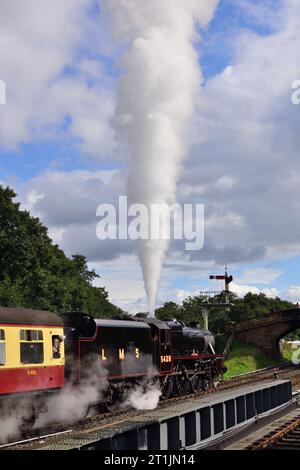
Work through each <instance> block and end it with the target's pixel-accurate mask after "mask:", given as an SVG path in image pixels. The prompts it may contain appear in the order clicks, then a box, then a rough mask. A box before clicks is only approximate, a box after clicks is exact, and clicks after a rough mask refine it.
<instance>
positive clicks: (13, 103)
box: [0, 0, 113, 158]
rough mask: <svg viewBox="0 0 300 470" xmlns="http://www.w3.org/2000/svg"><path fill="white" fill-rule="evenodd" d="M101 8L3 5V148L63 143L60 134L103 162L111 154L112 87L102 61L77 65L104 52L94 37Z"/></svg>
mask: <svg viewBox="0 0 300 470" xmlns="http://www.w3.org/2000/svg"><path fill="white" fill-rule="evenodd" d="M94 2H95V0H51V2H49V1H47V0H39V1H36V0H22V1H21V2H20V1H19V0H10V1H9V2H7V1H6V0H0V11H1V31H0V64H1V80H4V81H5V83H6V85H7V104H6V105H5V106H2V107H1V114H0V145H1V146H2V147H7V148H10V149H14V148H16V147H17V146H18V145H19V144H20V143H23V142H29V141H30V140H31V139H32V138H33V137H34V138H38V137H41V136H42V135H44V136H48V137H52V138H53V137H57V134H55V132H56V131H59V135H60V137H61V135H62V133H63V132H65V133H66V135H67V136H68V137H71V138H74V139H76V140H77V141H78V143H79V144H81V148H82V149H83V150H84V151H85V152H88V153H91V154H93V155H96V156H97V157H98V158H100V157H102V158H103V157H104V158H105V157H107V154H109V153H111V151H112V146H113V137H112V131H111V128H110V125H109V120H110V118H111V116H112V113H113V98H112V91H111V85H110V82H109V81H108V79H107V77H106V75H105V73H104V71H103V67H102V64H101V62H100V61H99V60H97V63H96V62H95V61H92V60H89V59H87V58H86V59H83V60H81V61H80V62H79V65H78V67H77V63H78V56H80V50H79V49H80V48H81V49H84V47H85V46H86V47H87V48H89V49H92V51H93V52H94V53H95V52H98V53H99V50H97V48H98V49H99V45H98V44H94V43H93V41H92V38H91V37H90V36H91V30H92V23H93V21H98V18H97V15H96V17H95V18H93V19H92V17H91V16H90V15H89V13H88V10H89V8H90V7H91V6H93V5H94ZM99 29H100V26H99ZM100 35H101V34H100V33H99V36H100ZM87 38H89V39H90V40H91V42H90V43H88V39H87ZM67 69H69V70H70V72H68V71H67ZM66 73H67V74H68V75H69V78H66V77H64V75H66ZM66 121H69V125H67V124H66Z"/></svg>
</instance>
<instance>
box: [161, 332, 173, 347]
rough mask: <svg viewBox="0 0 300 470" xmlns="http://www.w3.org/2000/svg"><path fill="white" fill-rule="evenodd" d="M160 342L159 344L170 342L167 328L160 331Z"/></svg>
mask: <svg viewBox="0 0 300 470" xmlns="http://www.w3.org/2000/svg"><path fill="white" fill-rule="evenodd" d="M160 342H161V344H166V345H167V344H171V334H170V331H169V330H161V331H160Z"/></svg>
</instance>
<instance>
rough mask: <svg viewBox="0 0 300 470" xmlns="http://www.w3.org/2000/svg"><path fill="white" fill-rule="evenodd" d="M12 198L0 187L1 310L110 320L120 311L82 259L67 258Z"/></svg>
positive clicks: (74, 256)
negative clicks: (78, 313)
mask: <svg viewBox="0 0 300 470" xmlns="http://www.w3.org/2000/svg"><path fill="white" fill-rule="evenodd" d="M15 197H16V194H15V193H14V191H13V190H12V189H11V188H9V187H6V188H3V187H2V186H0V305H2V306H8V307H16V306H23V307H28V308H40V309H46V310H52V311H56V312H63V311H70V310H74V311H84V312H87V313H90V314H92V315H94V316H99V317H110V316H112V315H118V314H121V313H122V311H121V309H119V308H118V307H116V306H115V305H113V304H111V303H110V302H109V301H108V293H107V291H106V290H105V289H104V288H103V287H94V286H93V285H92V283H93V281H94V279H95V278H97V277H99V276H98V275H97V274H96V272H95V271H94V270H90V269H88V266H87V262H86V259H85V257H84V256H82V255H80V254H75V255H73V256H72V258H71V259H70V258H68V257H67V256H66V255H65V254H64V252H63V251H62V250H61V249H60V248H59V247H58V246H57V245H54V244H53V243H52V240H51V239H50V238H49V236H48V230H47V228H46V227H45V226H44V225H43V224H42V223H41V222H40V220H39V219H38V218H35V217H32V216H31V215H30V213H29V212H28V211H23V210H21V209H20V204H19V203H16V202H14V198H15Z"/></svg>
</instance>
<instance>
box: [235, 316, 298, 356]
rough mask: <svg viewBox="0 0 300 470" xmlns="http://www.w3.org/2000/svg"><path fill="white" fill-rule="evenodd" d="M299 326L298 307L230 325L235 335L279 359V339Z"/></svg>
mask: <svg viewBox="0 0 300 470" xmlns="http://www.w3.org/2000/svg"><path fill="white" fill-rule="evenodd" d="M298 328H300V308H294V309H288V310H281V311H278V312H270V313H269V314H266V315H262V316H260V317H256V318H253V319H252V320H247V321H245V322H241V323H236V324H233V325H230V327H229V331H230V332H231V333H232V332H233V331H234V333H235V337H236V338H237V339H240V340H241V341H245V342H246V343H250V344H253V345H254V346H256V347H258V348H260V349H261V350H262V351H264V352H265V353H266V354H267V355H268V356H270V357H271V358H272V359H274V360H280V359H281V353H280V348H279V340H280V339H281V338H283V337H284V336H286V335H287V334H289V333H291V332H292V331H294V330H296V329H298Z"/></svg>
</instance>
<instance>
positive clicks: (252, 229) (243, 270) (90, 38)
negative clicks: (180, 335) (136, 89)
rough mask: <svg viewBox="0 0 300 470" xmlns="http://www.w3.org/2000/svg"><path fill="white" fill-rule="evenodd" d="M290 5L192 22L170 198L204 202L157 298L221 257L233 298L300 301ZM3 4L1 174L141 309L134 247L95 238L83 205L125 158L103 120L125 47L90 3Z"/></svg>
mask: <svg viewBox="0 0 300 470" xmlns="http://www.w3.org/2000/svg"><path fill="white" fill-rule="evenodd" d="M100 3H101V2H100ZM42 4H43V2H41V4H40V5H42ZM44 7H46V3H45V5H44ZM299 7H300V6H299V5H298V4H297V2H295V1H294V0H288V1H287V2H281V1H280V0H265V1H259V0H236V1H234V0H221V1H220V2H219V5H218V6H217V8H216V10H215V14H214V17H213V20H212V21H211V22H210V24H209V25H208V26H207V28H206V29H205V30H203V29H201V30H199V33H200V41H199V42H198V43H197V44H196V46H195V47H196V49H197V52H198V54H199V67H201V71H202V74H203V78H204V83H203V84H202V88H201V90H200V89H199V93H200V96H201V97H202V98H201V99H202V101H201V100H200V104H199V106H198V107H197V109H195V113H194V119H193V122H192V124H191V130H190V133H189V136H190V137H189V138H190V142H189V144H188V148H189V150H188V152H187V156H186V159H185V162H184V165H183V169H182V172H181V174H180V176H179V181H178V199H179V200H182V201H184V202H201V203H202V202H203V203H204V204H205V206H206V214H207V220H206V222H207V229H206V238H205V240H206V246H205V249H204V251H203V252H200V253H197V254H187V253H184V251H183V250H182V247H179V248H178V246H175V245H171V247H170V250H169V253H168V257H167V259H166V262H165V268H164V270H163V272H162V279H161V284H160V291H159V296H158V303H159V304H161V303H163V302H164V301H166V300H175V301H178V302H180V301H182V299H183V298H184V297H185V296H186V295H190V294H195V293H196V292H197V291H198V290H200V289H206V288H212V289H214V288H215V287H216V288H218V287H219V285H215V284H213V283H209V282H208V281H207V278H208V275H209V274H212V273H214V272H217V273H218V272H222V269H223V267H224V264H225V262H227V263H228V265H229V269H230V271H232V272H233V274H234V277H235V279H234V282H235V285H236V286H235V288H236V291H237V292H238V293H240V294H241V295H243V294H244V293H245V292H246V291H247V289H251V290H253V291H254V292H256V291H259V290H261V291H263V292H265V293H267V294H270V295H273V296H274V295H280V296H282V297H285V298H290V299H291V300H293V301H297V300H299V299H300V281H299V262H300V238H299V237H300V224H299V222H298V218H299V217H298V215H299V209H300V207H299V206H298V200H299V197H298V196H300V194H298V192H299V190H298V187H300V185H299V184H298V182H300V176H299V175H300V167H299V163H298V148H299V137H298V134H299V132H298V128H299V124H300V108H299V109H297V107H295V106H292V105H291V103H290V100H289V96H290V93H291V92H290V90H291V83H292V82H293V80H296V79H299V78H300V66H299V65H298V64H299V63H300V61H299V59H300V57H299V55H300V54H299V51H298V45H297V44H298V43H299V39H300V38H299V37H298V36H299V30H300V28H299V27H298V26H299V24H298V23H297V21H298V20H299V23H300V8H299ZM33 9H34V10H36V11H35V15H31V14H30V12H33ZM0 10H2V16H3V18H5V19H6V20H7V21H6V22H5V24H6V27H5V28H4V31H3V32H2V36H1V37H0V50H1V51H2V52H0V79H3V80H5V82H6V84H7V104H6V105H5V106H3V105H1V106H0V180H1V183H2V184H10V185H12V186H13V187H14V188H15V190H16V191H17V193H18V197H19V200H20V201H21V202H22V204H23V206H24V207H27V208H28V209H30V210H31V212H32V213H33V214H34V215H38V216H39V217H40V218H41V219H42V220H43V222H44V223H45V224H47V225H48V226H49V231H50V235H51V236H52V237H53V239H54V241H55V242H57V243H59V244H60V245H61V247H62V248H63V249H64V250H65V251H66V253H67V254H69V255H70V254H71V253H74V252H77V251H78V252H82V253H83V254H85V255H86V256H87V258H88V260H89V263H90V265H91V266H93V267H95V268H96V270H97V271H98V272H99V273H100V275H101V276H102V277H101V279H100V281H99V283H100V285H105V286H106V287H107V289H108V290H109V293H110V298H111V300H113V301H114V302H116V303H118V304H119V305H120V306H122V307H123V308H125V309H128V310H130V311H138V310H139V309H144V308H145V292H144V287H143V280H142V275H141V271H140V267H139V263H138V260H137V256H136V251H135V250H134V249H133V247H132V244H128V245H126V244H121V243H120V244H119V245H111V244H108V245H101V244H100V243H99V240H96V239H95V225H96V223H97V219H96V216H95V215H94V216H93V215H92V214H95V212H96V207H97V204H98V203H100V202H108V201H110V200H114V198H115V197H116V196H117V195H119V194H123V193H124V190H125V189H124V188H126V175H127V171H128V165H129V163H128V160H127V159H126V156H125V155H123V153H122V149H120V148H119V147H118V142H117V141H116V136H115V131H114V127H113V119H114V111H115V105H116V101H117V81H118V76H119V74H120V71H121V67H120V60H121V57H122V54H123V52H124V50H125V49H126V47H125V46H126V45H125V43H123V42H122V41H120V40H116V39H114V38H113V37H112V36H111V34H110V29H109V26H108V24H107V18H108V17H107V16H104V14H102V11H101V9H100V8H99V4H98V2H96V0H74V3H73V4H72V5H69V2H66V1H65V0H61V2H58V1H54V2H53V4H52V6H51V7H50V10H49V12H48V15H49V18H45V15H44V13H45V12H44V10H43V8H42V6H39V7H38V8H37V9H36V3H35V2H34V1H33V0H26V1H24V4H22V6H21V7H20V3H19V2H18V0H12V1H11V4H10V6H7V5H5V4H4V3H3V2H1V1H0ZM50 19H51V21H50ZM52 20H53V22H52ZM38 25H39V26H41V27H39V26H38ZM53 25H55V26H53ZM66 25H67V27H66ZM1 41H4V42H3V44H5V47H4V46H3V45H1ZM9 41H11V43H10V42H9ZM18 44H19V47H18ZM41 46H42V47H41ZM5 51H10V54H8V53H5ZM22 90H23V93H22ZM278 137H280V138H278ZM265 168H267V171H266V170H265ZM114 172H115V173H114ZM298 176H299V181H298ZM107 178H108V179H109V180H107ZM95 181H96V182H97V181H98V183H95ZM97 184H98V185H99V190H96V189H95V188H96V187H97ZM59 201H61V202H62V204H60V202H59ZM72 201H73V202H72ZM68 204H69V206H68ZM72 204H73V205H72ZM86 207H87V208H88V209H85V208H86ZM63 209H64V210H65V211H66V215H65V220H66V221H67V220H68V222H66V223H64V215H63ZM84 210H85V213H84ZM89 210H90V212H91V215H90V213H89ZM87 212H88V214H89V215H87ZM70 214H71V215H70ZM72 214H74V216H73V219H72ZM75 214H76V216H75ZM81 220H82V222H81ZM227 253H228V256H227ZM227 258H228V259H227ZM172 263H174V266H175V265H176V268H172Z"/></svg>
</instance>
